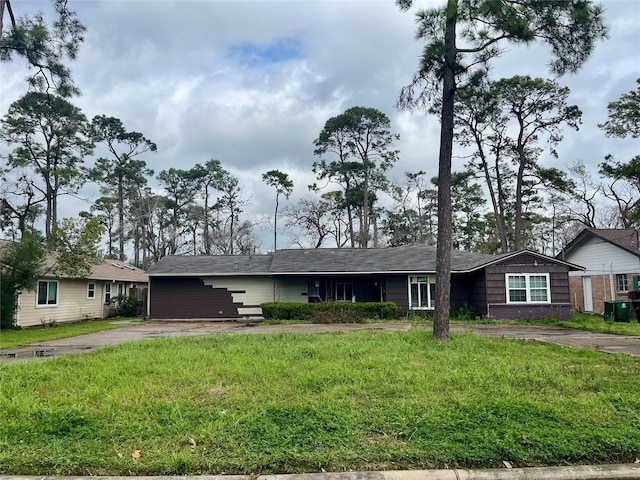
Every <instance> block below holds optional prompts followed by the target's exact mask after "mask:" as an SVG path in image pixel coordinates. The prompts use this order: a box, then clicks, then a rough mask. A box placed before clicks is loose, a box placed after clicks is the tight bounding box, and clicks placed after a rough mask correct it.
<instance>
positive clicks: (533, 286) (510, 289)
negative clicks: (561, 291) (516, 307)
mask: <svg viewBox="0 0 640 480" xmlns="http://www.w3.org/2000/svg"><path fill="white" fill-rule="evenodd" d="M506 283H507V303H550V302H551V290H550V288H549V274H548V273H542V274H540V273H535V274H534V273H518V274H512V273H507V276H506Z"/></svg>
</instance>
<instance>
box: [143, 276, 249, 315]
mask: <svg viewBox="0 0 640 480" xmlns="http://www.w3.org/2000/svg"><path fill="white" fill-rule="evenodd" d="M150 285H151V286H150V301H149V304H150V307H151V310H150V312H149V316H150V317H151V318H152V319H153V318H238V317H240V315H239V314H238V307H241V306H242V305H240V304H238V303H233V297H232V296H231V293H230V292H229V291H228V290H227V289H224V288H212V287H210V286H207V285H205V284H204V282H203V281H202V280H201V279H200V278H196V277H172V278H164V277H152V278H151V282H150Z"/></svg>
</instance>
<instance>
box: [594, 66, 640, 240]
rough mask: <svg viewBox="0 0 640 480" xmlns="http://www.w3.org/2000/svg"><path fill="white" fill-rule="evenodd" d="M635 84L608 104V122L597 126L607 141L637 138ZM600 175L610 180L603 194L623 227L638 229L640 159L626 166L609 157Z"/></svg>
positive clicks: (639, 110)
mask: <svg viewBox="0 0 640 480" xmlns="http://www.w3.org/2000/svg"><path fill="white" fill-rule="evenodd" d="M636 83H637V84H638V87H637V88H636V90H631V91H630V92H628V93H624V94H622V95H621V96H620V98H619V99H618V100H616V101H613V102H610V103H609V105H608V111H609V115H608V118H607V121H606V122H605V123H603V124H601V125H600V127H601V128H602V129H603V130H604V131H605V133H606V134H607V136H608V137H617V138H626V137H631V138H638V137H640V78H639V79H637V80H636ZM600 173H601V174H602V175H604V176H605V177H608V178H610V179H612V180H613V183H611V184H610V185H609V187H608V188H607V190H606V194H607V196H609V198H612V199H613V200H614V201H615V202H616V204H617V205H618V209H619V212H620V216H621V219H622V223H623V226H624V227H626V228H629V227H632V226H638V225H640V198H639V197H640V195H639V194H640V155H636V156H635V157H633V158H631V159H630V160H629V161H628V162H619V161H617V160H614V158H613V155H608V156H607V157H606V159H605V161H604V162H603V163H602V164H601V165H600ZM618 182H622V183H623V186H622V188H621V187H620V186H617V185H616V183H618ZM625 193H626V195H625Z"/></svg>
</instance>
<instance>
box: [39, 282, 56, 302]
mask: <svg viewBox="0 0 640 480" xmlns="http://www.w3.org/2000/svg"><path fill="white" fill-rule="evenodd" d="M43 282H46V284H47V298H48V297H49V284H50V283H55V284H56V303H45V304H40V303H38V296H39V293H40V283H43ZM59 303H60V282H58V280H38V284H37V286H36V308H54V307H57V306H58V304H59Z"/></svg>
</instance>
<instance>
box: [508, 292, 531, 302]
mask: <svg viewBox="0 0 640 480" xmlns="http://www.w3.org/2000/svg"><path fill="white" fill-rule="evenodd" d="M509 301H510V302H526V301H527V291H526V290H509Z"/></svg>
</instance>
